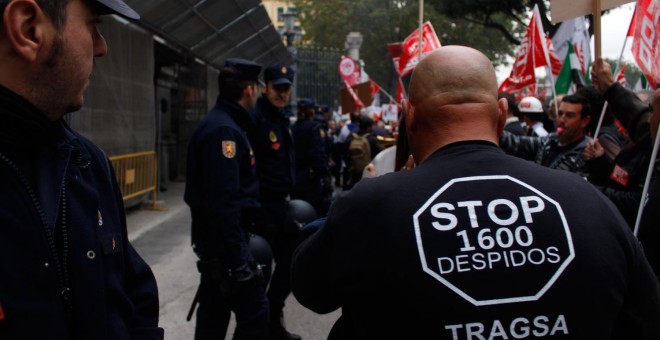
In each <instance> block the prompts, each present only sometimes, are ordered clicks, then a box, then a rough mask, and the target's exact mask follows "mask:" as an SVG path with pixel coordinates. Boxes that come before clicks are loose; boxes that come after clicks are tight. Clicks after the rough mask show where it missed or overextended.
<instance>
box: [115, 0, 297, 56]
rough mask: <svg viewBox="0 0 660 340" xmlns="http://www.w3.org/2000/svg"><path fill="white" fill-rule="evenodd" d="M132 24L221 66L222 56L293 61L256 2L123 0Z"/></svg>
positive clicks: (252, 0) (226, 0)
mask: <svg viewBox="0 0 660 340" xmlns="http://www.w3.org/2000/svg"><path fill="white" fill-rule="evenodd" d="M124 1H125V2H126V3H127V4H128V5H130V6H131V7H132V8H133V9H135V10H136V11H137V12H138V13H140V15H141V19H140V21H139V22H138V25H141V26H143V27H145V28H147V29H148V30H150V31H152V32H154V33H156V34H157V35H159V36H161V37H162V38H164V39H166V40H167V41H168V42H170V43H172V44H174V45H176V46H177V47H179V48H181V49H182V50H184V51H187V52H189V53H191V54H192V55H193V56H194V57H196V58H199V59H201V60H203V61H205V62H207V63H208V64H210V65H212V66H214V67H216V68H221V67H222V65H223V64H224V61H225V59H227V58H243V59H249V60H254V61H256V62H258V63H260V64H262V65H269V64H274V63H284V64H291V63H293V58H292V57H291V55H290V53H289V51H288V50H287V48H286V46H285V45H284V43H283V42H282V39H281V37H280V35H279V34H278V33H277V30H276V29H275V27H274V26H273V24H272V22H271V20H270V18H269V17H268V13H267V12H266V9H265V8H264V7H263V5H262V4H261V1H260V0H124Z"/></svg>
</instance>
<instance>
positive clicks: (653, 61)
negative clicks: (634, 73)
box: [632, 0, 660, 89]
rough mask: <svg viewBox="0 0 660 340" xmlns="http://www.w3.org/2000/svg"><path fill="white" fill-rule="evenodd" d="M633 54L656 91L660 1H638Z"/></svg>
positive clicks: (659, 63) (659, 76) (659, 61)
mask: <svg viewBox="0 0 660 340" xmlns="http://www.w3.org/2000/svg"><path fill="white" fill-rule="evenodd" d="M635 15H636V18H635V20H636V25H635V26H636V27H635V35H634V41H633V45H632V53H633V57H634V58H635V61H636V62H637V65H638V66H639V68H640V69H641V70H642V72H644V75H645V76H646V79H648V81H649V83H651V87H653V88H654V89H655V88H656V86H657V85H658V84H659V83H660V0H638V1H637V8H635Z"/></svg>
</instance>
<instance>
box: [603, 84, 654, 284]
mask: <svg viewBox="0 0 660 340" xmlns="http://www.w3.org/2000/svg"><path fill="white" fill-rule="evenodd" d="M605 100H607V101H608V103H609V105H610V108H611V109H612V112H613V113H614V115H615V116H616V118H617V119H618V120H620V121H621V123H623V126H624V127H625V128H626V129H627V130H628V133H629V134H630V138H631V139H632V140H633V141H634V142H635V144H636V146H637V147H638V148H639V149H640V150H641V152H642V153H643V154H644V155H646V156H647V157H648V158H649V159H650V158H651V157H650V156H651V151H652V149H653V141H652V139H651V136H650V130H649V123H648V119H649V116H650V115H651V107H650V106H649V105H647V104H644V103H643V102H642V101H641V100H639V98H637V96H636V95H635V94H634V93H633V92H631V91H629V90H627V89H625V88H624V87H623V86H621V84H619V83H614V84H613V85H612V86H610V88H608V89H607V91H605ZM644 171H646V169H645V170H644ZM658 176H660V164H658V162H657V161H655V165H654V169H653V177H652V179H651V184H650V187H649V191H648V196H647V197H644V198H643V199H644V200H646V203H645V206H644V210H643V213H642V217H641V221H640V224H639V234H638V235H637V236H638V238H639V240H640V242H641V243H642V245H643V246H644V252H645V253H646V257H648V259H649V262H650V263H651V266H653V269H654V270H655V274H656V275H657V276H658V278H660V227H659V226H660V180H659V179H658Z"/></svg>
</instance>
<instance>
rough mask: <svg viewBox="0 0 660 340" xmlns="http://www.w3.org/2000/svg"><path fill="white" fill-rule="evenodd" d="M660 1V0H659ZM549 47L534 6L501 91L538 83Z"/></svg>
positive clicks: (514, 89)
mask: <svg viewBox="0 0 660 340" xmlns="http://www.w3.org/2000/svg"><path fill="white" fill-rule="evenodd" d="M658 1H660V0H658ZM549 58H550V57H549V55H548V49H547V46H546V42H545V33H543V26H542V25H541V15H540V13H539V9H538V7H537V6H536V5H535V6H534V11H533V14H532V19H531V20H530V21H529V26H527V33H525V37H524V38H523V41H522V43H521V44H520V48H519V49H518V53H516V59H515V61H514V63H513V68H512V69H511V74H510V75H509V78H507V79H505V80H504V82H502V84H501V85H500V88H499V91H500V92H513V91H516V90H519V89H521V88H523V87H525V86H528V85H532V84H536V76H535V74H534V69H535V68H537V67H541V66H546V65H551V64H550V60H549Z"/></svg>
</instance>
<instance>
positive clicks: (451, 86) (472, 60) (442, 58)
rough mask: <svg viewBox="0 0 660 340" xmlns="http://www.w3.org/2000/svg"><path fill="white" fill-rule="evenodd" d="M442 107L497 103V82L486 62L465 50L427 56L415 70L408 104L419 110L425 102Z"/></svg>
mask: <svg viewBox="0 0 660 340" xmlns="http://www.w3.org/2000/svg"><path fill="white" fill-rule="evenodd" d="M438 96H441V97H442V98H441V99H442V100H441V101H440V103H441V104H445V103H446V104H463V103H481V102H491V101H492V100H495V101H497V79H496V77H495V70H494V69H493V65H492V63H491V62H490V60H488V58H487V57H486V56H485V55H483V54H482V53H481V52H479V51H477V50H475V49H472V48H469V47H465V46H446V47H442V48H440V49H438V50H437V51H435V52H433V53H431V54H429V55H428V56H427V57H426V58H424V59H423V60H422V61H421V62H420V63H419V65H417V67H416V68H415V71H414V72H413V75H412V80H411V82H410V101H411V103H412V104H413V105H415V106H418V105H420V104H422V103H423V102H424V101H426V100H428V99H439V98H437V97H438Z"/></svg>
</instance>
